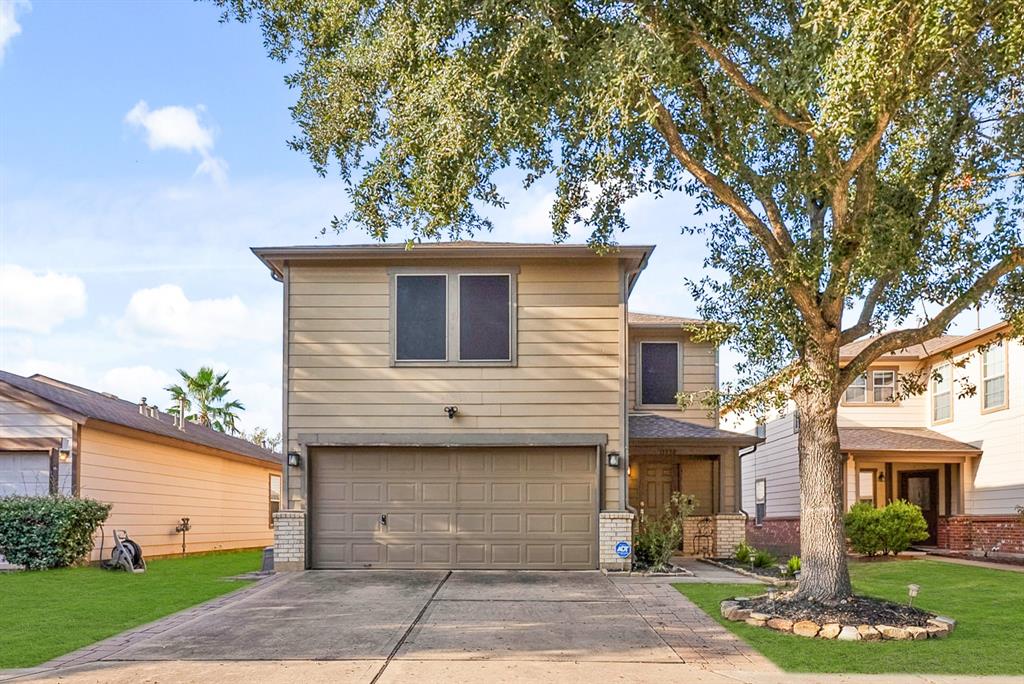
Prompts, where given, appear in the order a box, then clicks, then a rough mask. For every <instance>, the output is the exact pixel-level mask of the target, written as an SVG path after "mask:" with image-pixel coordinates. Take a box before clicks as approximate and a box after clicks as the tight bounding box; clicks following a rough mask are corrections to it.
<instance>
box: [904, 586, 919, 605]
mask: <svg viewBox="0 0 1024 684" xmlns="http://www.w3.org/2000/svg"><path fill="white" fill-rule="evenodd" d="M919 591H921V586H920V585H917V584H908V585H907V594H909V595H910V601H908V602H907V605H908V606H912V605H914V599H915V598H917V593H918V592H919Z"/></svg>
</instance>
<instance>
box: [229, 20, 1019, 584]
mask: <svg viewBox="0 0 1024 684" xmlns="http://www.w3.org/2000/svg"><path fill="white" fill-rule="evenodd" d="M215 1H216V2H218V4H219V5H220V6H221V7H223V9H224V16H225V18H226V19H232V18H234V19H238V20H241V21H247V20H254V21H257V22H259V24H260V25H261V27H262V29H263V34H264V39H265V43H266V46H267V49H268V51H269V54H270V56H271V57H273V58H275V59H278V60H280V61H282V62H286V63H287V64H289V65H294V67H295V72H294V73H293V74H292V75H290V76H288V77H287V79H286V80H287V83H288V85H289V86H291V87H293V88H294V89H295V90H296V93H297V101H296V103H295V105H294V107H293V108H292V115H293V117H294V119H295V121H296V123H297V124H298V126H299V130H300V133H299V135H298V136H297V137H296V138H295V139H294V140H293V141H292V143H291V144H292V146H293V147H294V149H296V150H299V151H301V152H304V153H306V154H308V155H309V157H310V160H311V161H312V163H313V165H314V167H315V168H316V170H317V171H318V172H320V173H321V174H326V173H327V171H328V169H329V168H330V166H331V165H332V163H335V162H336V163H337V164H338V166H339V168H340V171H341V175H342V178H343V179H344V182H345V187H346V189H347V191H348V194H349V199H350V200H351V204H352V209H351V212H350V213H349V214H347V215H345V216H343V217H341V218H339V219H336V221H335V225H336V226H338V227H342V226H345V225H350V224H351V225H356V226H359V227H361V228H363V229H365V230H366V231H367V232H369V234H370V235H371V236H373V237H375V238H377V239H381V240H383V239H386V238H387V237H388V236H389V235H392V234H393V233H396V232H397V233H398V234H399V235H402V236H405V237H411V238H412V239H414V240H415V239H438V238H441V237H445V236H448V237H452V238H456V237H459V236H464V235H467V234H470V235H471V234H473V233H474V232H475V231H479V230H481V229H485V228H487V227H489V224H488V222H487V220H486V218H484V217H483V216H482V215H481V213H480V212H479V209H480V207H481V206H482V205H492V206H504V204H505V200H504V198H503V197H502V196H501V194H500V193H499V191H498V188H497V187H496V185H495V183H494V180H493V177H494V174H495V173H496V172H497V171H499V170H501V169H504V168H507V167H509V166H514V167H517V168H518V169H521V170H522V172H523V175H524V179H525V183H526V184H527V185H529V184H531V183H533V182H535V181H536V180H537V179H539V178H541V177H543V176H545V175H549V176H553V177H554V180H555V184H556V200H555V202H554V206H553V208H552V211H551V222H552V230H553V235H554V237H555V239H557V240H560V239H564V238H565V237H566V236H567V234H568V229H569V227H570V226H571V225H573V224H575V223H582V224H585V225H586V226H587V227H588V228H589V229H590V231H591V235H590V242H591V244H593V245H594V247H595V248H596V249H602V250H603V249H610V248H612V247H613V245H614V242H615V239H616V235H617V234H618V233H619V232H621V231H622V230H624V229H626V228H627V223H626V220H625V218H624V216H623V213H622V206H623V204H624V202H626V201H627V200H629V199H630V198H632V197H635V196H637V195H640V194H643V193H651V194H654V195H662V194H665V193H669V192H673V191H676V190H679V189H684V190H685V191H687V192H688V193H690V194H691V195H693V196H694V197H695V198H696V199H697V202H698V209H699V211H698V213H699V214H702V215H703V217H702V218H700V219H695V220H696V221H697V222H696V223H695V224H693V225H689V226H684V230H685V231H688V232H690V233H700V234H702V235H703V237H704V239H705V240H706V241H707V244H708V247H709V257H708V259H707V262H706V265H707V267H708V268H709V272H710V271H711V269H713V272H714V273H715V274H716V275H715V276H710V275H709V276H707V277H702V278H696V279H695V280H694V281H693V282H691V286H692V290H693V293H694V295H695V297H696V298H697V300H698V303H699V306H700V311H701V313H702V315H703V317H704V318H705V319H706V320H708V321H716V322H717V323H716V324H713V325H708V326H703V327H702V328H701V331H700V332H699V333H696V334H698V335H701V336H703V338H704V339H705V340H708V341H711V342H714V343H719V344H722V343H729V344H731V345H732V346H733V347H735V348H736V349H738V350H739V351H740V352H741V353H743V354H744V355H745V357H746V359H747V360H746V361H745V362H744V364H742V365H741V366H740V372H741V374H742V378H741V381H740V382H739V383H738V384H737V386H736V387H733V388H731V390H732V393H733V395H734V396H733V397H732V403H733V405H734V406H736V407H737V408H738V409H751V410H761V409H763V407H764V406H766V405H772V404H776V403H778V402H780V401H781V400H782V396H781V395H782V393H781V392H780V391H779V389H780V388H782V387H784V388H785V394H786V395H789V396H791V397H792V399H793V400H794V401H795V402H796V405H797V407H798V408H799V410H800V414H801V418H802V420H801V423H800V435H799V454H800V471H801V491H800V498H801V526H800V531H801V562H802V571H801V579H800V585H799V588H798V594H799V596H801V597H802V598H809V599H816V600H822V601H835V600H839V599H841V598H844V597H845V596H847V595H849V594H850V592H851V588H850V579H849V574H848V571H847V567H846V548H845V543H844V535H843V505H842V496H841V492H842V477H843V460H842V458H841V456H840V452H839V433H838V428H837V419H836V411H837V405H838V401H839V397H840V395H841V393H842V392H843V390H844V388H845V387H846V386H847V385H848V384H849V383H850V381H851V380H852V379H854V378H856V377H857V376H859V375H860V374H861V373H862V372H864V369H865V368H867V366H868V365H869V364H870V363H871V362H872V361H874V360H875V359H877V358H879V357H880V356H881V355H883V354H885V353H887V352H891V351H894V350H898V349H900V348H903V347H906V346H908V345H913V344H916V343H919V342H921V341H923V340H925V339H927V338H930V337H934V336H936V335H939V334H941V333H942V332H943V331H944V330H945V329H946V328H947V327H948V326H949V324H950V322H951V321H952V320H953V319H954V317H955V316H956V315H957V314H959V313H960V312H962V311H964V310H965V309H966V308H968V307H971V306H974V305H976V304H978V303H979V302H980V301H981V300H982V299H983V298H985V297H986V296H992V297H994V299H995V300H997V301H998V302H999V303H1000V304H1001V305H1002V307H1003V311H1004V312H1005V313H1006V315H1007V316H1008V317H1009V318H1011V319H1012V320H1013V321H1014V322H1015V324H1017V326H1018V329H1019V328H1020V327H1021V325H1020V324H1022V323H1024V306H1022V302H1024V276H1022V273H1021V267H1022V264H1024V248H1022V242H1021V227H1020V221H1021V207H1022V195H1024V186H1022V182H1021V179H1022V175H1024V171H1022V168H1021V159H1022V157H1024V76H1022V72H1021V64H1022V63H1024V12H1022V11H1020V7H1019V3H1013V2H1007V1H1005V0H812V1H811V2H804V3H797V2H791V1H789V0H757V1H753V0H697V1H695V2H685V3H679V2H675V3H670V2H665V1H664V0H636V1H632V2H631V1H625V2H621V1H620V2H587V1H573V0H555V1H547V0H545V1H542V2H533V1H517V0H510V1H508V2H479V1H474V0H451V1H450V2H433V1H425V0H394V1H392V2H374V1H372V0H367V1H365V2H342V1H341V0H324V1H322V2H293V1H292V0H215ZM681 275H682V274H681ZM921 304H924V305H930V306H931V310H932V311H937V313H935V314H934V315H933V316H931V317H930V318H929V319H927V320H926V321H924V322H921V323H915V322H914V321H913V313H914V311H915V310H917V309H916V307H918V306H919V305H921ZM851 314H855V315H852V317H851ZM887 329H888V332H885V333H884V334H878V333H882V331H883V330H887ZM871 333H876V334H878V335H877V336H876V337H875V338H874V339H873V340H872V341H871V342H870V343H869V344H866V345H864V346H863V347H862V348H861V349H860V351H859V352H858V353H857V355H856V357H855V358H853V359H852V360H851V361H850V362H849V363H848V364H847V365H846V366H845V367H844V368H840V367H839V363H838V359H839V349H840V347H841V346H842V345H844V344H846V343H848V342H851V341H853V340H856V339H858V338H861V337H863V336H865V335H868V334H871Z"/></svg>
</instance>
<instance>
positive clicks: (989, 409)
mask: <svg viewBox="0 0 1024 684" xmlns="http://www.w3.org/2000/svg"><path fill="white" fill-rule="evenodd" d="M997 344H998V345H999V346H1000V347H1001V348H1002V350H1003V373H1002V375H1001V376H1000V375H995V376H992V377H991V378H990V377H987V376H986V375H985V366H986V365H987V359H986V358H985V357H986V355H987V353H988V351H989V350H991V349H992V347H993V346H995V345H997ZM980 366H981V367H980V368H979V369H978V370H979V373H980V374H981V382H980V383H979V384H980V387H979V389H980V391H979V392H978V394H979V395H980V399H979V401H980V402H981V413H982V415H984V414H987V413H995V412H996V411H1004V410H1006V409H1008V408H1010V382H1009V378H1010V345H1008V344H1007V343H1006V340H998V341H995V340H994V341H993V342H992V343H991V344H990V346H989V348H988V349H987V350H986V351H984V352H982V353H981V363H980ZM998 377H1002V378H1003V403H1001V404H997V405H995V406H985V396H986V392H985V383H986V382H988V381H989V380H992V379H994V378H998Z"/></svg>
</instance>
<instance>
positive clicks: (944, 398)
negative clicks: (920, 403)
mask: <svg viewBox="0 0 1024 684" xmlns="http://www.w3.org/2000/svg"><path fill="white" fill-rule="evenodd" d="M952 417H953V366H952V365H950V364H948V363H944V364H942V365H941V366H938V367H937V368H936V369H935V372H934V374H933V377H932V422H933V423H942V422H944V421H947V420H949V419H951V418H952Z"/></svg>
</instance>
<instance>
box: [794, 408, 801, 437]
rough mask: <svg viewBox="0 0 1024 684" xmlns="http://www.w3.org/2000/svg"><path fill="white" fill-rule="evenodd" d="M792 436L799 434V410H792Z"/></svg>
mask: <svg viewBox="0 0 1024 684" xmlns="http://www.w3.org/2000/svg"><path fill="white" fill-rule="evenodd" d="M793 434H794V435H799V434H800V409H793Z"/></svg>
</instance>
